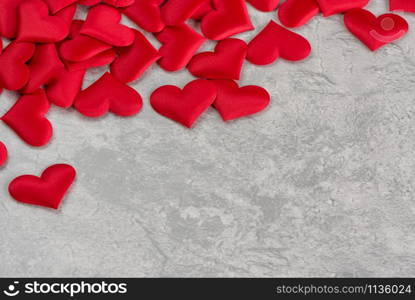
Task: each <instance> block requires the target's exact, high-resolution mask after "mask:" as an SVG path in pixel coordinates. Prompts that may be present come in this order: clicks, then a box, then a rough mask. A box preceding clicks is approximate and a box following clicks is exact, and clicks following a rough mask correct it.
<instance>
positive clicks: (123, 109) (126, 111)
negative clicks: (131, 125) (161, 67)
mask: <svg viewBox="0 0 415 300" xmlns="http://www.w3.org/2000/svg"><path fill="white" fill-rule="evenodd" d="M142 106H143V101H142V99H141V96H140V94H139V93H137V92H136V90H134V89H133V88H131V87H129V86H128V85H126V84H124V83H122V82H121V81H119V80H118V79H116V78H115V77H114V76H112V75H111V74H110V73H105V74H104V75H103V76H102V77H101V78H100V79H98V80H97V81H96V82H94V83H93V84H92V85H91V86H89V87H88V88H87V89H85V90H83V91H82V92H80V93H79V94H78V96H77V97H76V99H75V108H76V109H77V110H78V111H79V112H80V113H81V114H83V115H85V116H87V117H92V118H95V117H100V116H102V115H104V114H106V113H107V112H108V111H110V112H112V113H114V114H116V115H119V116H123V117H128V116H132V115H135V114H137V113H139V112H140V110H141V107H142Z"/></svg>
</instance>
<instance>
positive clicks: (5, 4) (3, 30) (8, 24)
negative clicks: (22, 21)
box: [0, 0, 26, 39]
mask: <svg viewBox="0 0 415 300" xmlns="http://www.w3.org/2000/svg"><path fill="white" fill-rule="evenodd" d="M23 1H26V0H1V1H0V36H3V37H6V38H8V39H13V38H15V37H16V34H17V27H18V22H17V21H18V19H19V18H18V17H17V15H18V8H19V6H20V3H22V2H23Z"/></svg>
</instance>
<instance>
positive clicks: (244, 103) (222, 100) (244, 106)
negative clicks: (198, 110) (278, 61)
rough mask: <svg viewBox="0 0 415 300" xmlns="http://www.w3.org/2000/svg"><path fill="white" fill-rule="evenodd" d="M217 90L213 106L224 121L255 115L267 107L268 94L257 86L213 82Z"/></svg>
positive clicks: (224, 81)
mask: <svg viewBox="0 0 415 300" xmlns="http://www.w3.org/2000/svg"><path fill="white" fill-rule="evenodd" d="M212 82H214V83H215V85H216V88H217V90H218V95H217V97H216V100H215V102H214V103H213V106H214V107H215V108H216V109H217V110H218V111H219V113H220V115H221V116H222V119H223V120H224V121H231V120H234V119H238V118H241V117H245V116H249V115H253V114H256V113H258V112H260V111H262V110H264V109H265V108H267V106H268V105H269V102H270V96H269V94H268V92H267V91H266V90H265V89H264V88H262V87H259V86H255V85H249V86H244V87H239V86H238V84H237V83H236V82H234V81H232V80H213V81H212Z"/></svg>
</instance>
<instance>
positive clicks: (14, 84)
mask: <svg viewBox="0 0 415 300" xmlns="http://www.w3.org/2000/svg"><path fill="white" fill-rule="evenodd" d="M34 52H35V45H34V44H31V43H20V42H12V43H10V44H9V45H8V46H7V48H6V49H5V50H4V51H3V53H2V54H1V55H0V86H2V87H4V88H6V89H8V90H11V91H16V90H19V89H21V88H22V87H23V86H24V85H25V84H26V83H27V81H28V80H29V76H30V71H29V68H28V66H27V65H26V64H25V63H26V62H27V61H28V60H29V59H30V58H31V57H32V56H33V53H34Z"/></svg>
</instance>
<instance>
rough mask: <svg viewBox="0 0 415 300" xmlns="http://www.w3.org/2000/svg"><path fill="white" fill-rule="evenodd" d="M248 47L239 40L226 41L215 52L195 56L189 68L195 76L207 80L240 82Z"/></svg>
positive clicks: (221, 42)
mask: <svg viewBox="0 0 415 300" xmlns="http://www.w3.org/2000/svg"><path fill="white" fill-rule="evenodd" d="M246 52H247V45H246V43H245V42H244V41H242V40H239V39H232V38H230V39H226V40H222V41H220V42H218V43H217V45H216V47H215V52H203V53H199V54H197V55H195V56H194V57H193V58H192V60H191V61H190V63H189V65H188V66H187V68H188V69H189V71H190V73H192V74H193V76H196V77H200V78H207V79H235V80H239V77H240V74H241V70H242V65H243V63H244V60H245V57H246Z"/></svg>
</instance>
